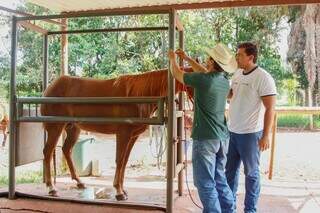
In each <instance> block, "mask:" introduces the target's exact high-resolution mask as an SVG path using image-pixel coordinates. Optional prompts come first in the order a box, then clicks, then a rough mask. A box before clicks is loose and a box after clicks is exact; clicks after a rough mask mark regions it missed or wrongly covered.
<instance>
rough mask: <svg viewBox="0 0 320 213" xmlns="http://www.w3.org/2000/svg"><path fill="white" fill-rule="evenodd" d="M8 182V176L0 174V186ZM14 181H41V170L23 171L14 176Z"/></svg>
mask: <svg viewBox="0 0 320 213" xmlns="http://www.w3.org/2000/svg"><path fill="white" fill-rule="evenodd" d="M8 183H9V181H8V176H0V186H6V185H8ZM16 183H17V184H21V183H42V172H41V171H37V172H24V173H21V174H18V175H17V177H16Z"/></svg>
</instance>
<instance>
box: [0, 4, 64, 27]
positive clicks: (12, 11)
mask: <svg viewBox="0 0 320 213" xmlns="http://www.w3.org/2000/svg"><path fill="white" fill-rule="evenodd" d="M0 10H3V11H5V12H8V13H13V14H16V15H20V16H29V17H32V16H34V15H32V14H30V13H26V12H23V11H19V10H13V9H10V8H7V7H3V6H0ZM44 21H46V22H48V23H51V24H57V25H61V26H65V24H63V23H61V22H58V21H54V20H51V19H47V20H44Z"/></svg>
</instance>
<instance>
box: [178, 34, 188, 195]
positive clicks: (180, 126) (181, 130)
mask: <svg viewBox="0 0 320 213" xmlns="http://www.w3.org/2000/svg"><path fill="white" fill-rule="evenodd" d="M179 48H180V49H183V31H179ZM179 64H180V66H183V60H181V59H180V61H179ZM184 101H185V95H184V93H183V92H180V93H179V111H183V110H184V109H185V106H184V105H185V104H184ZM177 122H178V126H177V129H178V130H177V133H178V138H180V139H181V140H180V143H178V149H177V150H178V151H177V152H178V153H177V158H178V162H177V163H178V164H181V163H183V160H184V153H183V145H184V143H186V141H185V139H186V138H185V137H184V128H183V127H184V114H183V116H182V117H179V118H178V121H177ZM183 172H184V169H182V170H181V171H179V173H178V193H179V196H182V195H183Z"/></svg>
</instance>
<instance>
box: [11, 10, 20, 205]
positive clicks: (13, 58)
mask: <svg viewBox="0 0 320 213" xmlns="http://www.w3.org/2000/svg"><path fill="white" fill-rule="evenodd" d="M17 34H18V31H17V17H16V16H13V17H12V40H11V76H10V132H9V140H10V143H9V154H10V155H9V199H14V198H15V185H16V182H15V177H16V176H15V160H16V159H15V151H16V107H15V103H16V62H17V38H18V35H17Z"/></svg>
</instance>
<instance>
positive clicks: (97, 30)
mask: <svg viewBox="0 0 320 213" xmlns="http://www.w3.org/2000/svg"><path fill="white" fill-rule="evenodd" d="M165 30H168V27H136V28H134V27H126V28H124V27H123V28H105V29H84V30H67V31H49V32H48V35H61V34H80V33H101V32H140V31H165Z"/></svg>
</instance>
